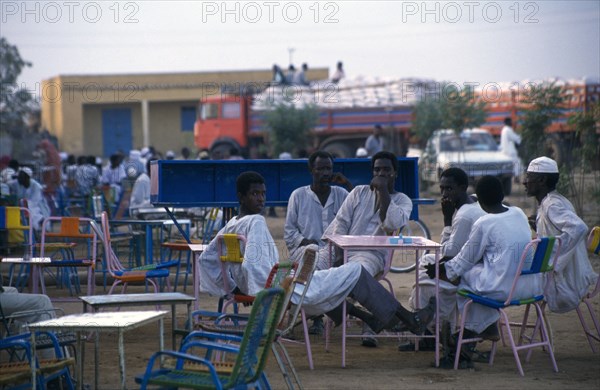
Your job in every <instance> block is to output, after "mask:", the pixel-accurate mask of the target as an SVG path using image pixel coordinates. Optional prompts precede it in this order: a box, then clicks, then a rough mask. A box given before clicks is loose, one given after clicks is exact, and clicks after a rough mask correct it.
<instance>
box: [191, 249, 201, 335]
mask: <svg viewBox="0 0 600 390" xmlns="http://www.w3.org/2000/svg"><path fill="white" fill-rule="evenodd" d="M193 255H194V263H193V265H192V268H193V269H192V275H193V276H194V298H196V300H195V301H194V310H198V309H199V308H200V273H199V271H198V268H199V267H198V261H199V258H200V256H199V255H198V254H197V253H195V252H194V253H193ZM191 325H192V323H191V322H190V326H191Z"/></svg>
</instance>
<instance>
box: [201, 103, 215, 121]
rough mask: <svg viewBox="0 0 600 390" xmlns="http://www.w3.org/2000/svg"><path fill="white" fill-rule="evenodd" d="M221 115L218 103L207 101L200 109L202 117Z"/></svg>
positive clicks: (212, 117)
mask: <svg viewBox="0 0 600 390" xmlns="http://www.w3.org/2000/svg"><path fill="white" fill-rule="evenodd" d="M218 117H219V105H218V104H217V103H205V104H203V105H202V108H201V109H200V119H202V120H206V119H217V118H218Z"/></svg>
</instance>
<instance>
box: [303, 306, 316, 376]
mask: <svg viewBox="0 0 600 390" xmlns="http://www.w3.org/2000/svg"><path fill="white" fill-rule="evenodd" d="M300 315H301V316H302V330H303V331H304V344H305V345H306V357H307V359H308V367H309V368H310V369H311V370H314V369H315V366H314V364H313V357H312V347H311V345H310V334H309V333H308V321H307V320H306V313H305V312H304V310H300Z"/></svg>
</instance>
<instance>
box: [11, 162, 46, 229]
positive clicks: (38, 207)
mask: <svg viewBox="0 0 600 390" xmlns="http://www.w3.org/2000/svg"><path fill="white" fill-rule="evenodd" d="M32 175H33V172H32V171H31V169H30V168H27V167H25V168H21V170H20V171H19V174H18V176H17V180H16V181H14V182H12V186H13V188H12V189H11V193H12V194H14V195H15V196H16V197H17V199H26V200H27V208H28V209H29V211H30V212H31V224H32V225H33V228H34V229H35V230H40V229H41V227H42V222H43V221H44V219H46V218H48V217H49V216H50V207H49V206H48V203H47V202H46V198H44V192H43V189H42V185H41V184H40V183H38V182H37V181H36V180H34V179H33V178H32V177H31V176H32Z"/></svg>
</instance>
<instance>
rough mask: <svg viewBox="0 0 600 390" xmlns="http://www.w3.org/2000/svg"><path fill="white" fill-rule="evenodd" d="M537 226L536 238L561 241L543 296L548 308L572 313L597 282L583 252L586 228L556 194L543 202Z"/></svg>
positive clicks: (596, 276)
mask: <svg viewBox="0 0 600 390" xmlns="http://www.w3.org/2000/svg"><path fill="white" fill-rule="evenodd" d="M536 225H537V234H538V236H540V237H548V236H555V237H558V238H560V241H561V246H560V254H559V256H558V259H557V263H556V264H554V272H552V274H551V275H549V278H548V285H547V288H546V293H545V296H546V301H547V302H548V307H549V308H550V310H551V311H553V312H559V313H563V312H567V311H570V310H574V309H575V308H577V306H578V305H579V303H580V302H581V299H582V298H583V297H584V296H585V294H586V293H587V292H588V290H589V288H590V287H591V286H593V285H595V284H596V280H597V279H598V274H596V273H595V272H594V270H593V269H592V265H591V264H590V260H589V258H588V254H587V249H586V237H587V232H588V228H587V226H586V225H585V223H584V222H583V221H582V220H581V218H579V217H578V216H577V214H576V213H575V209H574V208H573V205H572V204H571V202H569V200H568V199H567V198H565V197H564V196H562V195H561V194H559V193H558V192H556V191H552V192H550V193H549V194H548V195H546V197H545V198H544V199H542V202H541V203H540V206H539V209H538V212H537V220H536Z"/></svg>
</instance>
